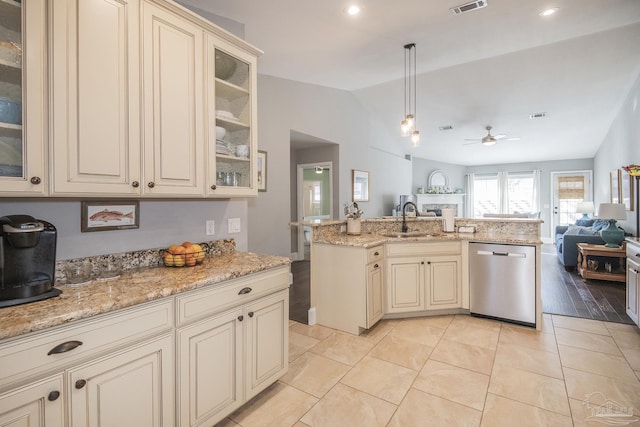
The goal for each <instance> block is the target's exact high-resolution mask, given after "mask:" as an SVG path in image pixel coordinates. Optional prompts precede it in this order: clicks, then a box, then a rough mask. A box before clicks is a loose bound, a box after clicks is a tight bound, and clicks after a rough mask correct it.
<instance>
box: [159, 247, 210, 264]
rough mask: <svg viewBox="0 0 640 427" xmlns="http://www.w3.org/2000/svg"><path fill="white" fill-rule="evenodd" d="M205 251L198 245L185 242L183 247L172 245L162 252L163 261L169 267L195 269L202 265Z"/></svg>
mask: <svg viewBox="0 0 640 427" xmlns="http://www.w3.org/2000/svg"><path fill="white" fill-rule="evenodd" d="M203 260H204V250H203V249H202V247H201V246H200V245H198V244H196V243H191V242H184V243H182V245H171V246H169V247H168V248H167V249H166V250H165V251H163V252H162V261H163V262H164V265H165V266H167V267H185V266H186V267H193V266H194V265H197V264H202V261H203Z"/></svg>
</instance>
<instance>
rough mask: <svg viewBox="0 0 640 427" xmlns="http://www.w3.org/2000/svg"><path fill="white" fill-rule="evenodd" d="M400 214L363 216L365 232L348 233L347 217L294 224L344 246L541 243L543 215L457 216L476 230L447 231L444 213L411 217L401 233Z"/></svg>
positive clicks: (318, 238)
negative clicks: (532, 216) (449, 242)
mask: <svg viewBox="0 0 640 427" xmlns="http://www.w3.org/2000/svg"><path fill="white" fill-rule="evenodd" d="M401 221H402V219H401V218H371V219H363V220H362V223H361V229H362V234H360V235H358V236H351V235H347V234H346V233H345V232H344V230H343V228H344V226H345V224H346V222H345V221H339V220H328V221H313V222H303V223H292V225H298V226H299V225H303V226H309V227H311V228H312V241H313V242H314V243H329V244H333V245H343V246H360V247H364V248H368V247H373V246H376V245H380V244H383V243H388V242H393V243H401V242H414V243H415V242H437V241H444V240H466V241H473V242H485V243H507V244H509V243H510V244H524V245H539V244H542V240H541V239H540V225H541V224H542V223H543V221H542V220H540V219H521V218H481V219H480V218H455V229H456V230H458V229H459V228H460V227H473V229H474V230H475V232H474V233H459V232H451V233H448V232H444V230H443V228H442V218H441V217H417V218H416V217H410V218H407V220H406V223H407V226H408V227H409V233H408V235H405V236H403V237H398V235H399V234H400V233H399V231H400V229H401Z"/></svg>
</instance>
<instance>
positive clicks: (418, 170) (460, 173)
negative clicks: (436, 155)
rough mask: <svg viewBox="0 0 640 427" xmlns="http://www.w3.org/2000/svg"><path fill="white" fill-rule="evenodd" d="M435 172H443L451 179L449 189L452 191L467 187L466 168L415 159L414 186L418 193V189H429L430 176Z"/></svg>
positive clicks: (413, 188) (414, 190)
mask: <svg viewBox="0 0 640 427" xmlns="http://www.w3.org/2000/svg"><path fill="white" fill-rule="evenodd" d="M435 170H441V171H443V172H444V173H446V174H447V176H448V177H449V187H450V188H451V189H456V188H463V189H464V186H465V178H464V177H465V174H466V170H467V168H466V166H462V165H453V164H451V163H443V162H436V161H435V160H429V159H421V158H419V157H414V158H413V179H412V181H413V186H412V190H413V192H414V193H416V191H417V189H418V187H420V186H422V187H424V188H425V189H426V188H427V187H428V182H429V175H430V174H431V172H433V171H435Z"/></svg>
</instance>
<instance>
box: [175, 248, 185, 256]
mask: <svg viewBox="0 0 640 427" xmlns="http://www.w3.org/2000/svg"><path fill="white" fill-rule="evenodd" d="M186 250H187V248H185V247H184V246H176V247H175V248H174V249H173V254H174V255H182V254H184V253H185V251H186Z"/></svg>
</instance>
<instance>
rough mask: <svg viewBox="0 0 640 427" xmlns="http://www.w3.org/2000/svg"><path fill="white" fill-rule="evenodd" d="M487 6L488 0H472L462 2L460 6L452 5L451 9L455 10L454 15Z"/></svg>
mask: <svg viewBox="0 0 640 427" xmlns="http://www.w3.org/2000/svg"><path fill="white" fill-rule="evenodd" d="M486 6H487V1H486V0H478V1H472V2H469V3H465V4H461V5H460V6H456V7H452V8H451V9H449V10H450V11H451V12H453V14H454V15H460V14H461V13H467V12H471V11H472V10H476V9H482V8H483V7H486Z"/></svg>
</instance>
